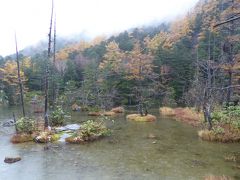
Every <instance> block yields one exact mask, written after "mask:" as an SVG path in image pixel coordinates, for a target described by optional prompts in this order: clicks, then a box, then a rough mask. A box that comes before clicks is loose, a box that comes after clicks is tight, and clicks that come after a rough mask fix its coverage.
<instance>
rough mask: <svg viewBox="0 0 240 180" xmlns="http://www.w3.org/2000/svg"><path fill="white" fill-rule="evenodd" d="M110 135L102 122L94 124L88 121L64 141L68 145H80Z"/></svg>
mask: <svg viewBox="0 0 240 180" xmlns="http://www.w3.org/2000/svg"><path fill="white" fill-rule="evenodd" d="M110 133H111V131H110V130H109V129H108V128H107V127H106V126H105V125H104V123H103V121H99V122H95V121H93V120H88V121H86V122H84V123H83V124H82V125H81V127H80V129H79V130H78V131H77V132H76V133H74V134H73V135H72V136H71V137H68V138H66V139H65V141H66V142H68V143H76V144H82V143H85V142H89V141H94V140H97V139H99V138H101V137H104V136H108V135H110Z"/></svg>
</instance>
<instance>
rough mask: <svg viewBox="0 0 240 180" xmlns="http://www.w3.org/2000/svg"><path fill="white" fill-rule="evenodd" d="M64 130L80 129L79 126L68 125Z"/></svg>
mask: <svg viewBox="0 0 240 180" xmlns="http://www.w3.org/2000/svg"><path fill="white" fill-rule="evenodd" d="M65 128H66V129H67V130H72V131H74V130H78V129H79V128H80V125H79V124H69V125H66V126H65Z"/></svg>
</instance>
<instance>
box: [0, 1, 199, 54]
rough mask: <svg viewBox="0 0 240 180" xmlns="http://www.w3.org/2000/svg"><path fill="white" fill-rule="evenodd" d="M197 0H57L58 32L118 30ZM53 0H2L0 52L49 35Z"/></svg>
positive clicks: (181, 9) (155, 19)
mask: <svg viewBox="0 0 240 180" xmlns="http://www.w3.org/2000/svg"><path fill="white" fill-rule="evenodd" d="M197 1H198V0H55V10H56V16H57V33H58V36H59V35H61V36H66V35H70V34H76V33H81V32H85V33H86V34H88V35H89V36H91V37H93V36H97V35H103V34H109V33H116V32H119V31H122V30H125V29H128V28H131V27H136V26H141V25H144V24H149V23H151V22H160V21H162V20H163V19H164V18H168V19H170V18H173V17H178V16H179V15H182V14H183V13H186V12H187V11H188V10H189V9H191V8H192V7H193V6H194V4H195V3H196V2H197ZM50 11H51V0H0V23H1V26H0V55H3V56H5V55H8V54H10V53H14V49H15V45H14V31H16V33H17V37H18V44H19V49H23V48H24V47H26V46H29V45H32V44H34V43H36V42H38V41H39V40H43V39H47V34H48V29H49V21H50Z"/></svg>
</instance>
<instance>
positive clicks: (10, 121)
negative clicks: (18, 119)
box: [2, 119, 15, 127]
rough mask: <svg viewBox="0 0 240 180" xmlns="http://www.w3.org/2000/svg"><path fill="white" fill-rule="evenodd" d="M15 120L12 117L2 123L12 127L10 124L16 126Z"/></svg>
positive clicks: (4, 125)
mask: <svg viewBox="0 0 240 180" xmlns="http://www.w3.org/2000/svg"><path fill="white" fill-rule="evenodd" d="M14 125H15V122H14V121H13V120H12V119H11V120H9V121H6V122H4V123H3V124H2V126H3V127H10V126H14Z"/></svg>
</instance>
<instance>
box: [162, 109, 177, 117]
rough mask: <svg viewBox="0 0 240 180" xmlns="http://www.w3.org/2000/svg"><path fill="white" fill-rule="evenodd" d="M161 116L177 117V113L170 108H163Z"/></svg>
mask: <svg viewBox="0 0 240 180" xmlns="http://www.w3.org/2000/svg"><path fill="white" fill-rule="evenodd" d="M159 110H160V114H161V115H163V116H175V115H176V114H175V111H174V109H173V108H170V107H161V108H160V109H159Z"/></svg>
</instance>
